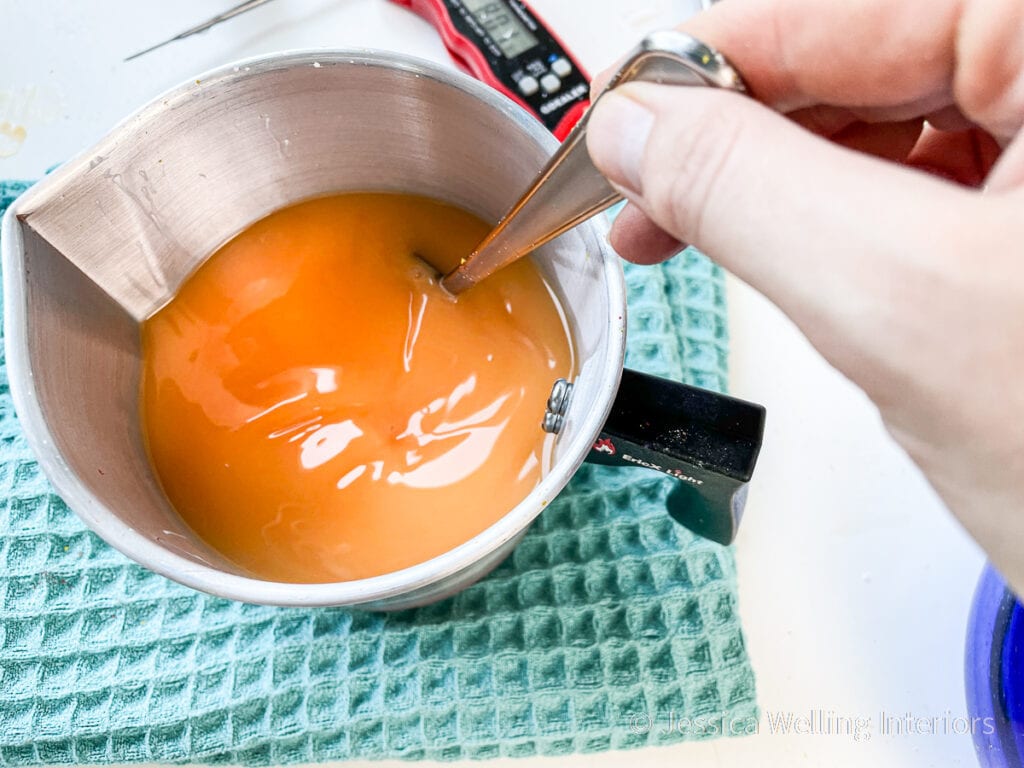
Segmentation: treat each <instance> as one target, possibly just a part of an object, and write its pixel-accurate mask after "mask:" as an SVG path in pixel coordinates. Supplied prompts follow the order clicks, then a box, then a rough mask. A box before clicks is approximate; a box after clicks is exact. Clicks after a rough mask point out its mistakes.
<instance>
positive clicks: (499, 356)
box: [142, 193, 573, 582]
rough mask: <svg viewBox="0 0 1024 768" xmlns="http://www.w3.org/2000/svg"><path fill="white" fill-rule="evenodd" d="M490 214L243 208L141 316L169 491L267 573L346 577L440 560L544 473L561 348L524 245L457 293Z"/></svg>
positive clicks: (147, 413) (407, 206)
mask: <svg viewBox="0 0 1024 768" xmlns="http://www.w3.org/2000/svg"><path fill="white" fill-rule="evenodd" d="M487 229H488V227H487V226H486V225H485V224H484V223H483V222H482V221H480V220H479V219H477V218H476V217H474V216H472V215H470V214H468V213H466V212H464V211H462V210H459V209H457V208H454V207H451V206H448V205H444V204H441V203H438V202H434V201H431V200H428V199H425V198H420V197H414V196H409V195H397V194H371V193H359V194H345V195H336V196H333V197H325V198H321V199H317V200H311V201H308V202H304V203H300V204H298V205H294V206H291V207H289V208H286V209H284V210H281V211H278V212H277V213H274V214H272V215H271V216H269V217H267V218H265V219H263V220H262V221H259V222H257V223H256V224H254V225H253V226H252V227H250V228H249V229H247V230H246V231H244V232H243V233H242V234H240V235H239V236H238V237H236V238H235V239H234V240H232V241H231V242H229V243H228V244H227V245H225V246H224V247H223V248H221V249H220V250H219V251H217V253H215V254H214V255H213V256H212V257H211V258H210V260H209V261H208V262H207V263H206V264H204V265H203V266H202V267H201V268H200V269H199V270H198V271H197V272H196V273H195V274H194V275H193V276H192V277H191V278H189V280H188V281H187V282H186V283H185V285H184V286H183V287H182V289H181V291H180V292H179V293H178V295H177V296H176V297H175V298H174V300H173V301H171V303H170V304H168V305H167V306H166V307H164V308H163V309H161V310H160V311H159V312H158V313H156V315H154V316H153V317H152V318H151V319H149V320H148V321H147V322H146V323H145V324H144V326H143V330H142V340H143V381H142V416H143V423H144V429H145V431H146V437H147V441H148V445H149V450H150V455H151V458H152V461H153V465H154V467H155V469H156V472H157V475H158V476H159V478H160V482H161V483H162V484H163V487H164V490H165V492H166V494H167V497H168V498H169V499H170V501H171V503H172V504H173V505H174V507H175V508H176V509H177V511H178V512H179V513H180V514H181V516H182V517H183V518H184V519H185V520H186V521H187V522H188V524H189V525H190V526H191V527H192V528H193V529H194V530H195V531H196V532H197V533H198V534H199V536H201V537H202V538H203V539H205V540H206V541H207V542H208V543H209V544H210V545H212V546H213V547H214V548H215V549H217V550H218V551H220V552H221V553H222V554H224V555H226V556H227V557H228V558H229V559H231V560H232V561H234V562H235V563H237V564H238V565H240V566H241V567H242V568H244V569H246V570H247V571H249V572H251V573H252V574H253V575H256V576H258V577H261V578H266V579H271V580H276V581H290V582H324V581H342V580H348V579H356V578H362V577H366V576H373V575H377V574H382V573H387V572H389V571H394V570H397V569H399V568H403V567H406V566H410V565H414V564H415V563H419V562H422V561H424V560H427V559H429V558H431V557H434V556H435V555H439V554H441V553H442V552H445V551H447V550H449V549H451V548H452V547H455V546H457V545H458V544H461V543H463V542H465V541H467V540H468V539H470V538H472V537H473V536H474V535H475V534H477V533H479V532H481V531H482V530H484V529H485V528H486V527H488V526H489V525H490V524H492V523H493V522H495V521H496V520H497V519H498V518H500V517H501V516H502V515H504V514H505V513H506V512H508V511H509V510H510V509H511V508H512V507H513V506H515V505H516V504H517V503H518V502H519V501H520V500H522V499H523V497H525V496H526V495H527V494H528V493H529V492H530V490H531V489H533V488H534V487H535V486H536V485H537V483H538V482H539V480H540V478H541V477H542V476H543V475H544V473H545V472H546V471H547V469H548V465H549V462H550V453H551V448H552V440H551V436H548V435H545V434H544V433H543V432H542V431H541V429H540V426H539V425H540V421H541V417H542V416H543V413H544V403H545V401H546V400H547V397H548V395H549V393H550V390H551V384H552V383H553V382H554V380H555V379H556V378H558V377H560V376H568V375H569V374H570V372H571V368H572V365H573V362H572V352H571V349H570V344H569V340H568V335H567V331H566V327H565V323H564V321H563V317H562V314H561V311H560V309H559V307H558V305H557V303H556V301H555V299H554V298H553V296H552V294H551V292H550V291H549V290H548V288H547V286H546V284H545V283H544V281H543V279H542V277H541V275H540V273H539V272H538V270H537V269H536V267H534V265H533V264H532V263H531V262H530V261H529V260H527V259H524V260H521V261H519V262H517V263H515V264H513V265H511V266H510V267H508V268H506V269H504V270H502V271H501V272H500V273H498V274H496V275H495V276H493V277H491V278H489V279H488V280H486V281H484V282H483V283H481V284H480V285H479V286H477V287H476V288H474V289H473V290H471V291H469V292H468V293H466V294H464V295H463V296H461V297H459V298H458V299H457V300H456V299H453V298H451V297H450V296H448V295H447V294H445V293H444V292H443V291H442V290H441V289H440V287H439V286H438V285H437V282H436V281H435V280H433V279H432V276H431V272H430V270H428V269H426V268H424V265H423V263H422V262H420V261H419V260H418V259H416V258H415V257H414V256H413V254H414V253H418V254H422V255H423V256H424V257H425V258H426V259H427V260H428V261H429V262H430V263H432V264H435V265H436V266H439V267H444V268H445V269H448V268H451V267H453V266H454V265H455V264H456V263H457V262H458V260H459V258H460V257H462V256H465V255H466V254H468V253H469V252H470V251H471V250H472V249H473V246H474V245H476V243H478V242H479V241H480V239H481V238H482V237H483V235H484V234H486V231H487Z"/></svg>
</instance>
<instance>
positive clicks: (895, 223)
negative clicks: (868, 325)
mask: <svg viewBox="0 0 1024 768" xmlns="http://www.w3.org/2000/svg"><path fill="white" fill-rule="evenodd" d="M587 144H588V148H589V150H590V154H591V157H592V158H593V160H594V163H595V164H596V165H597V167H598V168H599V169H600V170H601V172H602V173H604V174H605V175H606V176H607V177H608V178H609V179H610V180H611V181H612V182H613V183H614V184H615V185H616V186H618V187H619V188H620V190H621V191H622V192H623V193H624V194H625V195H626V196H627V197H628V198H629V199H630V200H631V201H632V202H634V203H635V204H636V205H637V206H638V207H639V208H640V209H641V210H642V211H643V212H644V213H645V214H646V215H647V216H648V218H650V219H651V220H652V221H653V222H654V223H655V224H657V225H658V226H660V227H661V228H662V229H664V230H665V231H667V232H668V233H670V234H671V235H673V236H675V237H676V238H678V239H679V240H681V241H683V242H687V243H692V244H694V245H696V246H697V247H699V248H701V249H702V250H704V251H706V252H708V253H710V254H711V256H712V257H713V258H715V259H716V260H717V261H718V262H719V263H720V264H722V265H723V266H724V267H726V268H727V269H729V270H730V271H732V272H733V273H735V274H736V275H737V276H739V277H740V278H741V279H743V280H745V281H746V282H748V283H750V284H751V285H753V286H754V287H755V288H757V289H758V290H760V291H761V292H762V293H764V294H765V295H767V296H768V298H770V299H772V300H773V301H774V302H775V303H776V304H778V305H779V306H780V307H781V308H782V309H783V310H784V311H786V312H787V313H788V314H790V316H791V317H793V319H794V320H796V322H797V323H798V324H799V325H800V326H801V327H802V329H803V330H804V332H805V333H807V334H808V335H809V336H811V338H812V341H815V342H816V343H817V342H821V341H822V339H821V338H820V337H819V338H817V339H816V338H815V335H816V334H815V333H814V329H815V328H816V327H819V328H820V326H822V325H824V326H833V327H832V330H833V331H836V332H839V333H840V336H843V335H844V333H843V332H844V331H845V330H848V329H844V328H843V327H842V326H843V323H844V322H848V321H850V320H851V317H860V318H863V317H864V315H865V313H868V312H869V311H870V310H871V309H873V308H876V307H877V308H878V309H879V310H881V309H883V307H881V306H878V305H881V304H883V303H884V302H885V301H892V300H894V299H899V298H902V299H904V300H905V299H906V295H905V291H906V284H905V281H906V280H907V279H909V278H910V275H909V274H908V273H912V272H914V270H915V269H917V268H920V267H921V259H922V258H923V259H927V258H929V256H930V254H931V253H934V250H935V249H936V248H940V247H941V248H942V249H946V248H948V247H949V246H950V243H951V242H952V243H955V242H958V241H960V242H962V241H963V240H964V238H965V237H966V236H967V235H968V234H969V233H967V232H966V231H965V227H964V224H963V223H964V220H965V216H964V214H965V205H969V204H970V201H973V200H976V195H975V193H972V192H968V191H965V190H963V189H961V188H959V187H957V186H955V185H953V184H949V183H947V182H943V181H940V180H937V179H933V178H931V177H929V176H927V175H926V174H924V173H921V172H918V171H914V170H912V169H909V168H906V167H902V166H897V165H895V164H891V163H886V162H884V161H881V160H878V159H875V158H872V157H868V156H866V155H861V154H859V153H856V152H853V151H851V150H848V149H845V148H843V147H839V146H837V145H834V144H831V143H829V142H828V141H826V140H824V139H821V138H819V137H817V136H815V135H813V134H812V133H810V132H809V131H806V130H804V129H803V128H801V127H799V126H798V125H796V124H794V123H792V122H791V121H789V120H787V119H786V118H785V117H783V116H781V115H779V114H778V113H776V112H773V111H772V110H770V109H769V108H767V107H765V106H763V105H761V104H759V103H758V102H756V101H754V100H753V99H750V98H746V97H743V96H740V95H738V94H734V93H729V92H725V91H721V90H718V89H714V88H686V87H673V86H665V85H654V84H650V83H629V84H626V85H623V86H620V87H618V88H616V89H615V90H614V91H611V92H609V93H606V94H605V95H604V96H602V97H601V98H600V99H599V100H598V102H597V104H596V105H595V106H594V110H593V114H592V115H591V117H590V122H589V125H588V136H587ZM900 291H904V293H903V294H901V293H900ZM887 294H888V295H887ZM893 294H895V295H893ZM886 314H887V313H885V312H882V317H884V316H885V315H886ZM821 330H822V332H825V331H824V330H823V329H821ZM833 341H843V342H846V341H849V339H845V338H843V339H838V340H836V339H833ZM823 351H826V350H824V349H823ZM826 354H827V352H826ZM833 362H836V361H835V360H833ZM841 367H842V366H841Z"/></svg>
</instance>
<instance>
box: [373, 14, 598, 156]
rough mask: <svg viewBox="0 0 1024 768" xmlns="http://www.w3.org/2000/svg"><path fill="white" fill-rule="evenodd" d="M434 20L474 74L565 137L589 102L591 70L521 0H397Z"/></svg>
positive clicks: (450, 50) (454, 53)
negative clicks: (585, 68) (574, 56)
mask: <svg viewBox="0 0 1024 768" xmlns="http://www.w3.org/2000/svg"><path fill="white" fill-rule="evenodd" d="M392 2H395V3H397V4H398V5H401V6H404V7H406V8H409V9H410V10H412V11H414V12H415V13H417V14H419V15H420V16H422V17H423V18H425V19H426V20H427V21H429V22H430V23H431V24H433V25H434V26H435V27H436V28H437V30H438V32H439V33H440V34H441V39H442V40H443V41H444V44H445V47H446V48H447V49H448V53H449V54H450V55H451V57H452V58H453V59H454V60H455V62H456V63H457V64H458V65H459V66H460V67H462V68H463V69H465V70H466V71H467V72H469V74H471V75H473V76H474V77H475V78H477V79H478V80H481V81H483V82H485V83H487V84H488V85H490V86H491V87H493V88H496V89H497V90H499V91H501V92H502V93H504V94H505V95H506V96H508V97H509V98H510V99H512V100H513V101H516V102H517V103H519V104H520V105H521V106H523V107H524V108H526V109H527V110H529V111H530V112H531V113H532V114H533V115H535V116H536V117H537V119H538V120H540V121H541V122H542V123H543V124H544V125H545V126H547V128H548V130H550V131H551V132H552V133H553V134H555V136H556V137H557V138H558V139H559V140H561V139H564V138H565V136H566V134H568V133H569V131H570V130H571V129H572V127H573V126H574V125H575V124H576V121H577V120H579V118H580V116H581V115H582V114H583V112H584V111H586V108H587V106H588V105H589V104H590V79H589V78H588V77H587V73H586V72H585V71H584V70H583V68H582V67H581V66H580V65H579V62H577V61H576V59H575V58H573V56H572V54H570V53H569V51H568V50H567V49H566V47H565V46H564V45H563V44H562V41H561V40H559V39H558V37H557V36H556V35H555V34H554V33H553V32H552V31H551V30H550V29H548V28H547V27H546V26H545V25H544V23H543V22H542V21H541V20H540V17H538V16H537V14H536V13H535V12H534V11H533V10H532V9H531V8H530V7H529V6H528V5H527V4H526V3H524V2H522V0H392Z"/></svg>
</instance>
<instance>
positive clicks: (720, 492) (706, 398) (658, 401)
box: [587, 368, 765, 544]
mask: <svg viewBox="0 0 1024 768" xmlns="http://www.w3.org/2000/svg"><path fill="white" fill-rule="evenodd" d="M764 420H765V409H764V407H763V406H760V405H756V404H754V403H748V402H746V401H745V400H738V399H737V398H735V397H729V396H727V395H721V394H718V393H717V392H711V391H709V390H706V389H699V388H697V387H691V386H689V385H687V384H681V383H679V382H677V381H671V380H669V379H662V378H659V377H657V376H651V375H649V374H646V373H639V372H638V371H632V370H629V369H628V368H627V369H625V370H623V372H622V383H621V384H620V385H619V391H618V394H617V395H616V396H615V403H614V405H613V406H612V412H611V414H610V415H609V416H608V420H607V421H606V422H605V425H604V429H603V430H602V431H601V434H600V436H599V437H598V439H597V440H596V441H595V443H594V447H593V448H591V450H590V454H589V455H588V456H587V461H589V462H592V463H594V464H605V465H612V466H624V467H626V466H633V467H637V466H639V467H647V468H648V469H653V470H657V471H659V472H664V473H665V474H667V475H671V476H672V477H674V478H676V479H677V480H678V481H679V483H678V484H677V485H676V486H675V487H674V488H673V489H672V490H671V492H670V493H669V495H668V498H667V499H666V505H667V507H668V513H669V515H671V516H672V518H673V519H674V520H675V521H676V522H678V523H679V524H681V525H683V526H685V527H686V528H688V529H690V530H691V531H693V532H694V533H696V534H697V535H698V536H703V537H704V538H706V539H710V540H712V541H717V542H719V543H721V544H729V543H731V542H732V540H733V539H734V538H735V537H736V531H737V529H738V527H739V524H740V519H741V517H742V515H743V507H744V504H745V503H746V498H747V483H749V481H750V477H751V475H752V474H753V472H754V465H755V464H756V463H757V455H758V453H759V452H760V450H761V438H762V435H763V434H764Z"/></svg>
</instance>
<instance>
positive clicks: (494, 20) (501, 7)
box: [463, 0, 539, 59]
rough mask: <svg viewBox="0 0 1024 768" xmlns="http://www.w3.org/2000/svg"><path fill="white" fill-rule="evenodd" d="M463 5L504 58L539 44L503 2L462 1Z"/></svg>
mask: <svg viewBox="0 0 1024 768" xmlns="http://www.w3.org/2000/svg"><path fill="white" fill-rule="evenodd" d="M463 5H464V6H465V7H466V10H467V11H469V12H470V13H471V14H473V17H474V18H475V19H476V20H477V21H479V22H480V25H481V26H482V27H483V28H484V30H486V32H487V34H488V35H490V37H491V39H492V40H493V41H494V42H495V44H497V46H498V47H499V48H500V49H501V52H502V53H503V54H505V56H506V58H509V59H511V58H513V57H515V56H518V55H519V54H521V53H523V52H524V51H528V50H530V49H531V48H533V46H535V45H537V43H538V42H539V41H538V40H537V38H536V37H534V36H533V35H532V34H531V33H530V30H528V29H527V28H526V26H525V25H524V24H523V22H521V21H520V20H519V19H518V18H517V17H516V15H515V13H513V11H512V9H511V8H509V7H508V6H507V5H506V4H505V3H503V2H495V0H463Z"/></svg>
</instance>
